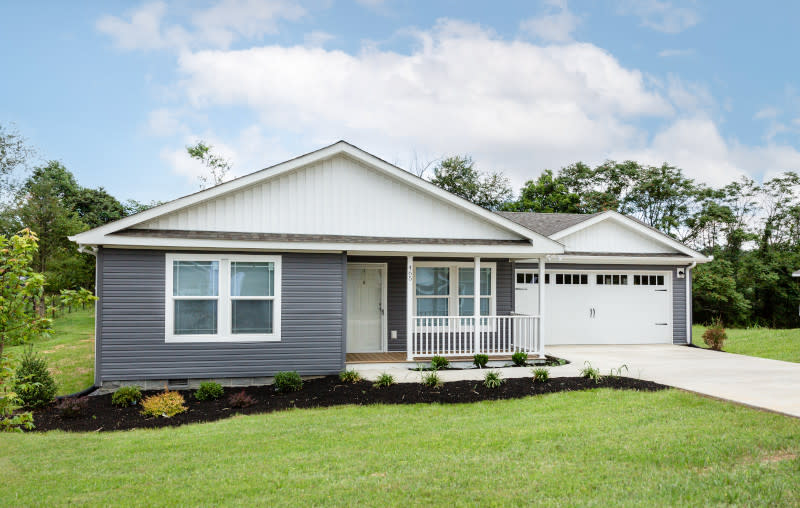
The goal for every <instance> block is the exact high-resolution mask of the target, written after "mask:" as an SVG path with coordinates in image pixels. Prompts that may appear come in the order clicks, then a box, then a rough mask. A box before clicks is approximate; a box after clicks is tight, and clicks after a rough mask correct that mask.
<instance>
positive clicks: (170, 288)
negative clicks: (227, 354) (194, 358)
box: [165, 254, 281, 342]
mask: <svg viewBox="0 0 800 508" xmlns="http://www.w3.org/2000/svg"><path fill="white" fill-rule="evenodd" d="M166 258H167V259H166V261H167V266H166V295H165V296H166V306H167V308H166V320H165V321H166V329H165V338H166V341H167V342H246V341H276V340H280V308H281V299H280V288H281V284H280V281H281V258H280V256H253V255H225V254H220V255H215V254H167V256H166Z"/></svg>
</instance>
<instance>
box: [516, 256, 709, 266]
mask: <svg viewBox="0 0 800 508" xmlns="http://www.w3.org/2000/svg"><path fill="white" fill-rule="evenodd" d="M709 261H711V258H706V257H702V258H687V257H686V256H674V257H673V256H669V257H667V256H652V257H648V256H625V255H624V254H621V255H619V256H570V255H554V256H547V259H546V262H547V263H575V264H584V265H589V264H598V265H670V266H675V265H677V266H682V265H686V266H689V265H691V264H692V263H707V262H709ZM538 262H539V260H538V259H534V258H531V259H518V260H517V263H538Z"/></svg>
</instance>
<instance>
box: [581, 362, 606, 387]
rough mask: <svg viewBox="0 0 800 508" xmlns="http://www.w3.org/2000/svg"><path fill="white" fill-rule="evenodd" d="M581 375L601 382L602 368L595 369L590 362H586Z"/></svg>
mask: <svg viewBox="0 0 800 508" xmlns="http://www.w3.org/2000/svg"><path fill="white" fill-rule="evenodd" d="M581 377H582V378H585V379H591V380H593V381H594V382H595V383H599V382H600V379H602V376H600V369H595V368H594V367H592V364H591V363H589V362H584V364H583V368H582V369H581Z"/></svg>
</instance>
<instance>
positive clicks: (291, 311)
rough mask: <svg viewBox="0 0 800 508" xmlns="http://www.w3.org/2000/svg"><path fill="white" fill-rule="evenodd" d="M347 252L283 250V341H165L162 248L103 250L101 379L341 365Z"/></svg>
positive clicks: (305, 370)
mask: <svg viewBox="0 0 800 508" xmlns="http://www.w3.org/2000/svg"><path fill="white" fill-rule="evenodd" d="M344 259H345V258H344V256H343V255H341V254H295V253H293V254H283V255H282V302H281V340H280V342H254V343H231V342H217V343H186V344H174V343H172V344H168V343H166V342H164V310H165V309H164V305H165V297H164V287H165V286H164V277H165V253H164V252H163V251H149V250H119V249H103V250H102V254H101V257H100V260H101V261H100V262H99V263H98V264H99V268H100V274H101V279H102V282H101V285H100V287H101V294H100V303H99V309H100V310H99V326H98V336H99V337H100V341H99V350H98V351H99V355H98V357H99V359H100V361H99V363H100V369H99V372H100V378H99V379H98V382H101V381H114V380H125V379H142V380H143V379H175V378H210V377H257V376H271V375H273V374H275V373H276V372H278V371H285V370H297V371H298V372H299V373H300V374H304V375H311V374H330V373H335V372H339V371H340V370H341V369H342V368H343V365H344V356H343V355H344V352H343V340H344V310H343V309H344V294H343V287H344V286H343V282H344V273H345V272H344Z"/></svg>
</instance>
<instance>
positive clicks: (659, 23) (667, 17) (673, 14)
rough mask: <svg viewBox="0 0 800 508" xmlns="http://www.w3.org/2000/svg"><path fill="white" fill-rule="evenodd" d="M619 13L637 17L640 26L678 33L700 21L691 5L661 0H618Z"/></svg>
mask: <svg viewBox="0 0 800 508" xmlns="http://www.w3.org/2000/svg"><path fill="white" fill-rule="evenodd" d="M617 10H618V12H619V13H620V14H623V15H631V16H635V17H637V18H639V23H640V24H641V25H642V26H646V27H648V28H652V29H653V30H656V31H658V32H664V33H670V34H674V33H678V32H682V31H684V30H686V29H687V28H690V27H692V26H694V25H696V24H697V23H699V22H700V14H699V13H698V12H697V10H695V9H693V8H691V7H682V6H676V5H673V3H672V2H668V1H662V0H619V2H618V5H617Z"/></svg>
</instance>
